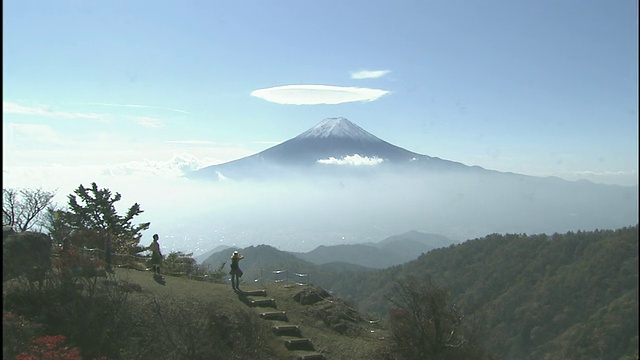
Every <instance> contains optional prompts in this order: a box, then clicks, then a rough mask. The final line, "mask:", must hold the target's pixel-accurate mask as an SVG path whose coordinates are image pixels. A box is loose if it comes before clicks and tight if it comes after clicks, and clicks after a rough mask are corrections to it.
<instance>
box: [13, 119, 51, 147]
mask: <svg viewBox="0 0 640 360" xmlns="http://www.w3.org/2000/svg"><path fill="white" fill-rule="evenodd" d="M3 128H4V126H3ZM3 130H4V129H3ZM3 135H4V134H3ZM6 135H7V141H8V142H10V143H12V142H13V141H14V140H15V139H16V138H18V139H21V140H25V139H26V140H27V141H32V142H34V143H35V142H38V143H51V144H59V143H62V140H61V138H60V136H59V135H58V133H56V132H55V130H53V128H52V127H51V126H48V125H40V124H14V123H10V124H8V125H7V134H6ZM3 138H4V136H3Z"/></svg>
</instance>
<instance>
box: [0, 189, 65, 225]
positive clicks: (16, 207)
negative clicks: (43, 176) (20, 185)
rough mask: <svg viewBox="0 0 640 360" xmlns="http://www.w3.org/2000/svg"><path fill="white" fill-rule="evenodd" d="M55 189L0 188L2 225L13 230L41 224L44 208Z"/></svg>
mask: <svg viewBox="0 0 640 360" xmlns="http://www.w3.org/2000/svg"><path fill="white" fill-rule="evenodd" d="M55 194H56V191H47V190H43V189H41V188H38V189H20V190H17V189H2V225H3V226H11V227H13V228H14V230H15V231H18V232H23V231H28V230H31V229H32V228H33V227H34V226H36V225H38V226H42V223H41V222H42V220H43V216H44V212H43V211H44V210H45V209H46V208H47V207H48V206H49V205H50V204H51V199H53V197H54V196H55Z"/></svg>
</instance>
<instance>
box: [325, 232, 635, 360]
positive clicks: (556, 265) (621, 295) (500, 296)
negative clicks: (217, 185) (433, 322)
mask: <svg viewBox="0 0 640 360" xmlns="http://www.w3.org/2000/svg"><path fill="white" fill-rule="evenodd" d="M408 275H413V276H417V277H427V276H430V277H432V278H433V279H434V280H435V281H437V282H439V283H440V284H442V286H444V287H446V288H448V289H449V291H450V295H451V299H452V301H453V302H454V303H456V304H458V306H460V307H461V308H462V309H463V311H465V312H466V313H468V314H474V315H475V316H476V317H478V318H480V319H482V325H483V327H484V328H485V334H486V337H487V339H486V341H487V345H488V346H489V349H490V350H491V351H492V352H493V353H496V354H499V355H501V356H502V357H503V358H508V359H546V358H563V359H620V358H624V357H625V356H631V357H632V356H634V355H637V354H638V225H635V226H633V227H626V228H622V229H618V230H596V231H588V232H584V231H578V232H568V233H565V234H553V235H545V234H542V235H526V234H505V235H499V234H492V235H488V236H486V237H484V238H478V239H473V240H469V241H466V242H464V243H461V244H457V245H452V246H450V247H448V248H441V249H436V250H433V251H431V252H429V253H427V254H424V255H421V256H420V257H419V258H418V259H417V260H415V261H411V262H409V263H406V264H403V265H398V266H395V267H392V268H389V269H386V270H380V271H376V272H372V273H370V274H368V276H364V277H363V274H354V280H355V279H357V281H352V282H349V281H348V280H346V279H340V280H339V283H338V280H337V279H336V283H334V284H331V283H326V284H321V285H322V286H324V287H326V288H329V289H332V290H334V291H335V293H336V294H338V295H339V296H341V297H343V298H348V299H352V300H353V301H355V302H356V303H357V304H358V306H359V308H360V310H361V311H363V312H365V313H366V312H378V313H380V314H386V312H387V311H388V309H389V308H390V304H389V303H388V301H387V300H386V299H387V298H388V296H389V295H390V294H391V293H392V291H393V283H394V281H395V280H397V279H399V278H403V277H405V276H408ZM344 277H348V275H346V274H345V275H344ZM323 280H329V279H323ZM347 284H348V285H347ZM632 358H634V359H635V357H632Z"/></svg>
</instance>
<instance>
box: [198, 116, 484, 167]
mask: <svg viewBox="0 0 640 360" xmlns="http://www.w3.org/2000/svg"><path fill="white" fill-rule="evenodd" d="M390 169H394V170H400V169H405V170H409V169H428V170H473V171H477V170H480V169H481V168H479V167H477V166H466V165H464V164H461V163H458V162H454V161H448V160H443V159H440V158H437V157H431V156H427V155H422V154H418V153H415V152H412V151H409V150H406V149H403V148H401V147H398V146H395V145H393V144H390V143H388V142H386V141H384V140H382V139H380V138H378V137H376V136H374V135H372V134H371V133H369V132H367V131H366V130H364V129H362V128H361V127H359V126H358V125H356V124H354V123H353V122H351V121H349V120H347V119H345V118H342V117H339V118H327V119H324V120H323V121H321V122H320V123H318V124H317V125H315V126H314V127H312V128H310V129H309V130H307V131H305V132H303V133H301V134H300V135H298V136H296V137H294V138H292V139H289V140H287V141H285V142H283V143H280V144H278V145H276V146H273V147H271V148H268V149H266V150H264V151H261V152H259V153H257V154H254V155H251V156H247V157H244V158H241V159H238V160H233V161H230V162H227V163H223V164H218V165H212V166H208V167H205V168H202V169H199V170H196V171H195V172H193V173H191V174H189V175H188V176H189V177H190V178H194V179H209V180H218V179H222V178H229V179H236V180H242V179H257V178H272V177H274V176H278V177H280V176H282V175H283V173H286V174H288V175H291V173H300V171H302V173H304V174H307V175H310V174H313V175H332V176H336V175H345V174H347V175H358V174H365V175H367V176H370V175H374V174H375V173H376V172H379V171H376V170H390ZM482 170H484V169H482ZM485 171H487V170H485Z"/></svg>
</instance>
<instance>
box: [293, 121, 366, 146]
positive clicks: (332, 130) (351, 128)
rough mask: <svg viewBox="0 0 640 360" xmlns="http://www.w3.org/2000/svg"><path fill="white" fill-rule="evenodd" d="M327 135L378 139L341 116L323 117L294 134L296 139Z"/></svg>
mask: <svg viewBox="0 0 640 360" xmlns="http://www.w3.org/2000/svg"><path fill="white" fill-rule="evenodd" d="M327 137H341V138H351V139H353V140H358V141H372V140H378V138H376V137H375V136H373V135H371V134H370V133H368V132H367V131H366V130H364V129H363V128H361V127H360V126H358V125H356V124H354V123H352V122H351V121H349V120H347V119H345V118H343V117H337V118H327V119H324V120H322V121H321V122H320V123H318V124H317V125H316V126H314V127H312V128H311V129H309V130H307V131H305V132H303V133H302V134H300V135H298V136H296V139H305V138H327Z"/></svg>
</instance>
